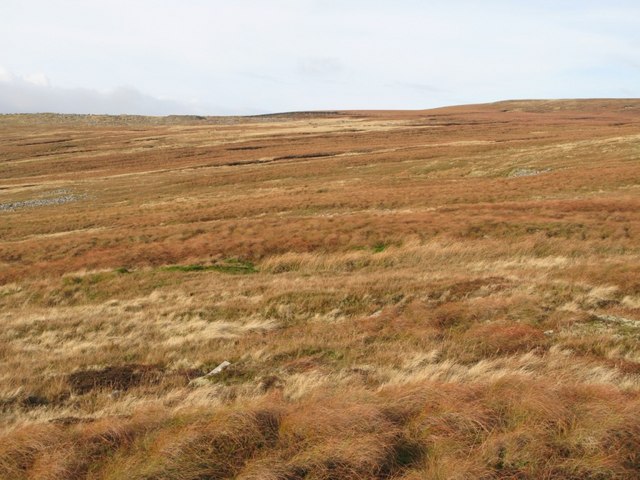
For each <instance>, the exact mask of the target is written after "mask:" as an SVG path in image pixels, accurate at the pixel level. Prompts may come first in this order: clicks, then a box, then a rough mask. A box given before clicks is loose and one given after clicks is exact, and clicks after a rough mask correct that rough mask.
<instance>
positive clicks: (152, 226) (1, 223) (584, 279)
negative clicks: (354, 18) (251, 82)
mask: <svg viewBox="0 0 640 480" xmlns="http://www.w3.org/2000/svg"><path fill="white" fill-rule="evenodd" d="M0 322H1V324H0V325H1V328H0V478H2V479H6V480H21V479H85V478H87V479H102V480H107V479H108V480H116V479H118V480H119V479H126V480H134V479H146V480H152V479H157V480H160V479H176V480H196V479H197V480H204V479H222V478H238V479H267V480H269V479H273V480H276V479H278V480H296V479H309V480H316V479H396V480H399V479H406V480H408V479H423V478H424V479H576V480H578V479H581V480H582V479H593V480H595V479H598V480H601V479H602V480H605V479H633V478H640V415H639V412H640V343H638V340H639V338H640V101H637V100H615V101H613V100H611V101H610V100H589V101H548V102H546V101H521V102H502V103H497V104H491V105H476V106H466V107H455V108H446V109H437V110H429V111H415V112H324V113H306V114H286V115H274V116H262V117H246V118H214V117H207V118H198V117H173V118H171V117H169V118H162V119H160V118H145V117H102V116H56V115H5V116H1V117H0ZM224 360H228V361H230V362H231V363H232V365H231V366H230V367H229V368H228V369H227V370H225V371H223V372H222V373H221V374H219V375H215V376H212V377H210V378H208V379H198V378H199V377H201V376H202V375H203V374H205V373H206V372H208V371H210V370H211V369H212V368H213V367H215V366H216V365H218V364H219V363H221V362H222V361H224Z"/></svg>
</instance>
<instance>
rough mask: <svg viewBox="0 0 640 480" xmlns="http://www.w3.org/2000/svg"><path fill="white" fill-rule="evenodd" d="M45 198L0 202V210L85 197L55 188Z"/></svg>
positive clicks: (8, 210) (58, 202) (51, 203)
mask: <svg viewBox="0 0 640 480" xmlns="http://www.w3.org/2000/svg"><path fill="white" fill-rule="evenodd" d="M49 195H52V196H50V197H47V198H34V199H31V200H21V201H18V202H7V203H0V212H13V211H15V210H18V209H20V208H32V207H47V206H49V205H63V204H65V203H70V202H77V201H78V200H82V199H83V198H86V195H76V194H74V193H70V192H69V191H68V190H56V191H55V192H51V193H50V194H49Z"/></svg>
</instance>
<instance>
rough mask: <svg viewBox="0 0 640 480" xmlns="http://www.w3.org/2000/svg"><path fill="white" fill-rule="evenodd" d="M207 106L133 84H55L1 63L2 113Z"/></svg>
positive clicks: (172, 110)
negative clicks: (102, 87)
mask: <svg viewBox="0 0 640 480" xmlns="http://www.w3.org/2000/svg"><path fill="white" fill-rule="evenodd" d="M203 110H208V109H206V108H204V107H203V106H202V105H199V104H198V103H197V102H191V103H186V102H178V101H174V100H168V99H160V98H156V97H153V96H151V95H146V94H144V93H142V92H140V91H139V90H137V89H135V88H133V87H118V88H115V89H112V90H110V91H105V92H101V91H98V90H92V89H88V88H61V87H56V86H52V85H51V84H50V82H49V79H48V78H47V76H46V75H44V74H43V73H33V74H29V75H23V76H19V75H15V74H13V73H11V72H9V71H8V70H6V69H4V68H2V67H0V113H38V112H55V113H93V114H113V115H117V114H123V113H127V114H138V115H171V114H199V113H203Z"/></svg>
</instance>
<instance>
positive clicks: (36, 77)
mask: <svg viewBox="0 0 640 480" xmlns="http://www.w3.org/2000/svg"><path fill="white" fill-rule="evenodd" d="M22 78H23V79H24V81H25V82H27V83H31V84H33V85H37V86H39V87H48V86H49V79H48V78H47V76H46V75H45V74H44V73H30V74H29V75H25V76H24V77H22Z"/></svg>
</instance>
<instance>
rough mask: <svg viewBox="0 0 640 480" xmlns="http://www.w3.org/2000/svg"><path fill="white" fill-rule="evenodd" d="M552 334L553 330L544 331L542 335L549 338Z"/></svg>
mask: <svg viewBox="0 0 640 480" xmlns="http://www.w3.org/2000/svg"><path fill="white" fill-rule="evenodd" d="M553 333H554V332H553V330H545V331H544V334H545V335H546V336H547V337H548V336H550V335H553Z"/></svg>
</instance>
